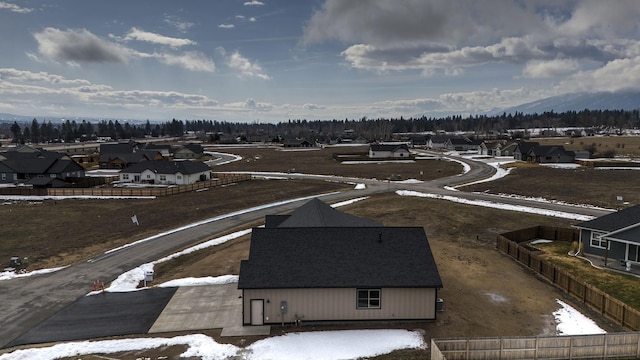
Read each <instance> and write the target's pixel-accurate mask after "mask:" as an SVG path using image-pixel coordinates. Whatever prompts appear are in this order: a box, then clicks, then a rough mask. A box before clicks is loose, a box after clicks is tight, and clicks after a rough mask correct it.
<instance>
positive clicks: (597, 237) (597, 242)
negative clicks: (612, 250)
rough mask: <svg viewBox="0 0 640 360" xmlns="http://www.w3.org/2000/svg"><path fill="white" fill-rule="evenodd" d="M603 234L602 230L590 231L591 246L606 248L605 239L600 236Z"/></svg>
mask: <svg viewBox="0 0 640 360" xmlns="http://www.w3.org/2000/svg"><path fill="white" fill-rule="evenodd" d="M604 234H605V233H603V232H599V231H592V232H591V247H595V248H600V249H606V248H607V240H605V239H602V238H601V236H603V235H604Z"/></svg>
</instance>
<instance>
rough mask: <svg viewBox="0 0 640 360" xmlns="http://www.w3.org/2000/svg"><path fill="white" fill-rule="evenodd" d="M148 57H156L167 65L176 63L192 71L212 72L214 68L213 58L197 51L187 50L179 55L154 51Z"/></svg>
mask: <svg viewBox="0 0 640 360" xmlns="http://www.w3.org/2000/svg"><path fill="white" fill-rule="evenodd" d="M150 57H154V58H157V59H158V60H159V61H161V62H162V63H165V64H167V65H178V66H181V67H183V68H185V69H187V70H192V71H204V72H213V71H215V69H216V66H215V63H214V62H213V60H211V59H210V58H209V57H208V56H207V55H205V54H204V53H201V52H198V51H187V52H185V53H183V54H181V55H173V54H167V53H164V54H158V53H154V54H152V55H150Z"/></svg>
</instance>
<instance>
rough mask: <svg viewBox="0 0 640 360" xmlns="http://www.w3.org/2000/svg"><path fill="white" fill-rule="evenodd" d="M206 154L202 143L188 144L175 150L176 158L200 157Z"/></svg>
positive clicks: (174, 156) (174, 155)
mask: <svg viewBox="0 0 640 360" xmlns="http://www.w3.org/2000/svg"><path fill="white" fill-rule="evenodd" d="M203 155H204V148H203V147H202V145H200V144H186V145H184V146H182V147H181V148H179V149H178V150H176V151H174V153H173V158H174V159H198V158H200V157H202V156H203Z"/></svg>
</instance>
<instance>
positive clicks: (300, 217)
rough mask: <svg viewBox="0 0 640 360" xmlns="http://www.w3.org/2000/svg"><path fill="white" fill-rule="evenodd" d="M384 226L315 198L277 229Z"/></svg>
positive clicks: (292, 214) (298, 209)
mask: <svg viewBox="0 0 640 360" xmlns="http://www.w3.org/2000/svg"><path fill="white" fill-rule="evenodd" d="M365 226H382V224H380V223H378V222H375V221H373V220H369V219H363V218H360V217H357V216H355V215H351V214H347V213H343V212H342V211H338V210H336V209H334V208H332V207H331V206H330V205H327V204H326V203H324V202H323V201H321V200H319V199H318V198H313V199H312V200H310V201H308V202H307V203H305V204H304V205H302V206H300V207H299V208H297V209H296V210H294V211H293V212H292V213H291V215H289V216H288V217H287V219H286V220H284V221H283V222H281V223H280V225H278V226H277V227H365Z"/></svg>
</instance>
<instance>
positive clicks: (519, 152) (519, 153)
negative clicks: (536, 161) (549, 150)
mask: <svg viewBox="0 0 640 360" xmlns="http://www.w3.org/2000/svg"><path fill="white" fill-rule="evenodd" d="M537 146H540V143H538V142H535V141H521V142H518V143H517V145H516V147H515V149H514V150H513V158H514V159H516V160H522V161H527V160H528V154H529V150H531V149H532V148H534V147H537Z"/></svg>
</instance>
